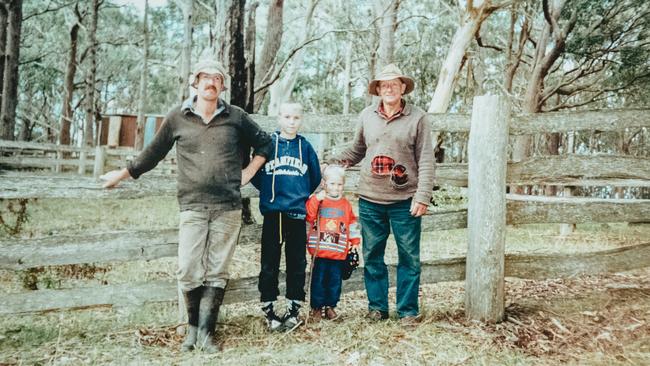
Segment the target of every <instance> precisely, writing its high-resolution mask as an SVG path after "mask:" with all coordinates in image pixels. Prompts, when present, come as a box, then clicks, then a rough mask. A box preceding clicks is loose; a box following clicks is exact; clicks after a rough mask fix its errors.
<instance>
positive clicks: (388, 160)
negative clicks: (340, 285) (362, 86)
mask: <svg viewBox="0 0 650 366" xmlns="http://www.w3.org/2000/svg"><path fill="white" fill-rule="evenodd" d="M413 87H414V82H413V79H412V78H410V77H408V76H406V75H404V74H403V73H402V72H401V70H400V69H399V68H398V67H397V66H396V65H394V64H390V65H388V66H386V67H384V69H383V70H382V71H381V72H380V73H379V74H378V75H377V76H376V77H375V79H373V80H371V81H370V83H369V84H368V93H369V94H372V95H376V96H378V97H379V101H378V102H377V103H375V104H373V105H371V106H369V107H367V108H365V109H364V110H363V111H362V112H361V114H360V115H359V123H358V127H357V130H356V133H355V137H354V141H353V144H352V145H351V146H350V147H349V148H348V149H347V150H345V151H343V152H342V153H340V154H338V155H337V156H335V157H334V158H333V159H331V162H337V163H340V164H344V165H346V166H351V165H355V164H357V163H359V162H362V163H361V169H360V181H359V191H358V193H359V223H360V224H361V235H362V238H363V242H362V243H363V245H362V246H363V258H364V266H365V268H364V280H365V285H366V292H367V295H368V315H367V318H369V319H371V320H383V319H387V318H388V315H389V312H388V310H389V306H388V269H387V267H386V264H385V262H384V251H385V248H386V240H387V239H388V235H389V234H390V232H391V230H392V232H393V236H394V237H395V241H396V243H397V251H398V264H397V284H396V287H397V303H396V307H397V316H398V317H399V318H400V320H401V321H402V322H403V323H406V324H412V323H414V322H417V321H418V320H419V319H420V317H419V305H418V292H419V287H420V233H421V220H422V218H421V217H422V215H423V214H424V213H426V211H427V206H428V205H429V203H430V201H431V196H432V192H433V184H434V156H433V145H432V141H431V130H430V125H429V120H428V117H427V114H426V113H425V112H424V111H423V110H422V109H420V108H418V107H416V106H414V105H412V104H410V103H408V102H407V101H405V100H404V98H403V96H404V95H406V94H408V93H410V92H411V91H413ZM364 158H365V159H364Z"/></svg>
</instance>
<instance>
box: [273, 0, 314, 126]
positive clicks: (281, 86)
mask: <svg viewBox="0 0 650 366" xmlns="http://www.w3.org/2000/svg"><path fill="white" fill-rule="evenodd" d="M319 1H320V0H311V1H310V3H309V7H308V8H307V14H306V15H305V17H304V19H305V24H304V26H303V27H302V29H303V39H302V42H300V44H301V45H303V46H304V45H305V44H306V43H307V42H308V40H309V37H311V31H312V23H313V17H314V11H315V10H316V6H317V5H318V3H319ZM303 46H300V48H298V49H297V50H296V51H295V54H294V56H293V60H292V62H291V67H290V68H289V70H287V71H286V72H285V73H284V76H283V77H282V78H281V79H280V80H278V81H276V82H274V83H273V84H272V85H271V87H270V92H271V100H270V101H269V108H268V111H267V114H268V115H269V116H275V115H277V114H278V112H279V108H280V105H281V104H282V103H283V102H285V101H286V100H288V99H289V98H290V97H291V92H292V91H293V87H294V85H295V84H296V80H297V79H298V74H299V70H300V69H301V68H302V67H303V58H304V53H305V49H304V47H303ZM294 50H295V49H294ZM275 75H279V70H278V71H276V73H275ZM271 80H273V78H271Z"/></svg>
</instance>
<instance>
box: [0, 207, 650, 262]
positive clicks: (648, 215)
mask: <svg viewBox="0 0 650 366" xmlns="http://www.w3.org/2000/svg"><path fill="white" fill-rule="evenodd" d="M506 205H507V216H506V222H507V223H508V224H517V225H520V224H531V223H561V222H576V223H585V222H628V221H632V220H638V219H639V218H641V219H642V220H648V221H650V200H626V199H616V200H615V199H595V198H559V197H528V196H517V195H507V203H506ZM466 227H467V210H466V209H462V210H456V211H448V212H429V213H428V214H427V215H426V216H424V218H423V222H422V229H423V230H424V231H439V230H452V229H461V228H466ZM261 230H262V228H261V225H259V224H256V225H247V226H244V227H243V229H242V236H241V238H240V242H241V244H242V245H247V244H254V245H257V244H258V242H259V238H260V237H261ZM0 248H2V251H0V269H9V270H21V269H27V268H35V267H42V266H52V265H66V264H82V263H109V262H128V261H134V260H151V259H158V258H165V257H175V256H176V255H177V253H178V252H177V248H178V232H177V229H166V230H138V231H128V232H127V231H118V232H106V233H100V234H87V235H70V236H54V237H45V238H38V239H23V240H21V241H20V242H19V243H16V242H11V241H4V242H3V241H0Z"/></svg>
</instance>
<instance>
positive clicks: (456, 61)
mask: <svg viewBox="0 0 650 366" xmlns="http://www.w3.org/2000/svg"><path fill="white" fill-rule="evenodd" d="M505 5H506V3H499V4H494V3H493V2H492V1H491V0H477V1H472V0H468V1H467V2H466V4H465V6H464V8H463V9H462V14H461V19H462V20H461V23H460V25H459V26H458V28H457V29H456V33H455V34H454V37H453V39H452V41H451V44H450V45H449V51H447V57H446V58H445V61H444V62H443V64H442V67H441V68H440V72H439V73H438V80H437V83H436V90H435V92H434V93H433V98H431V104H430V105H429V113H446V112H447V109H448V108H449V103H450V101H451V97H452V95H453V92H454V87H455V85H456V80H457V76H458V73H459V72H460V70H461V68H462V65H463V62H464V60H465V52H466V51H467V48H468V47H469V45H470V43H471V42H472V40H474V37H475V35H476V33H477V32H478V31H479V29H480V28H481V24H483V21H484V20H485V19H487V17H488V16H490V14H492V13H493V12H494V11H495V10H497V9H499V8H501V7H503V6H505Z"/></svg>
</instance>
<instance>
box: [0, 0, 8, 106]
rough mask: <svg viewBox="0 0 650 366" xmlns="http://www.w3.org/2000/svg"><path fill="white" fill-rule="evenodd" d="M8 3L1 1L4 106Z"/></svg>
mask: <svg viewBox="0 0 650 366" xmlns="http://www.w3.org/2000/svg"><path fill="white" fill-rule="evenodd" d="M7 15H8V14H7V4H6V1H2V2H0V106H2V86H3V85H4V83H3V80H4V76H5V59H6V48H7Z"/></svg>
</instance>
